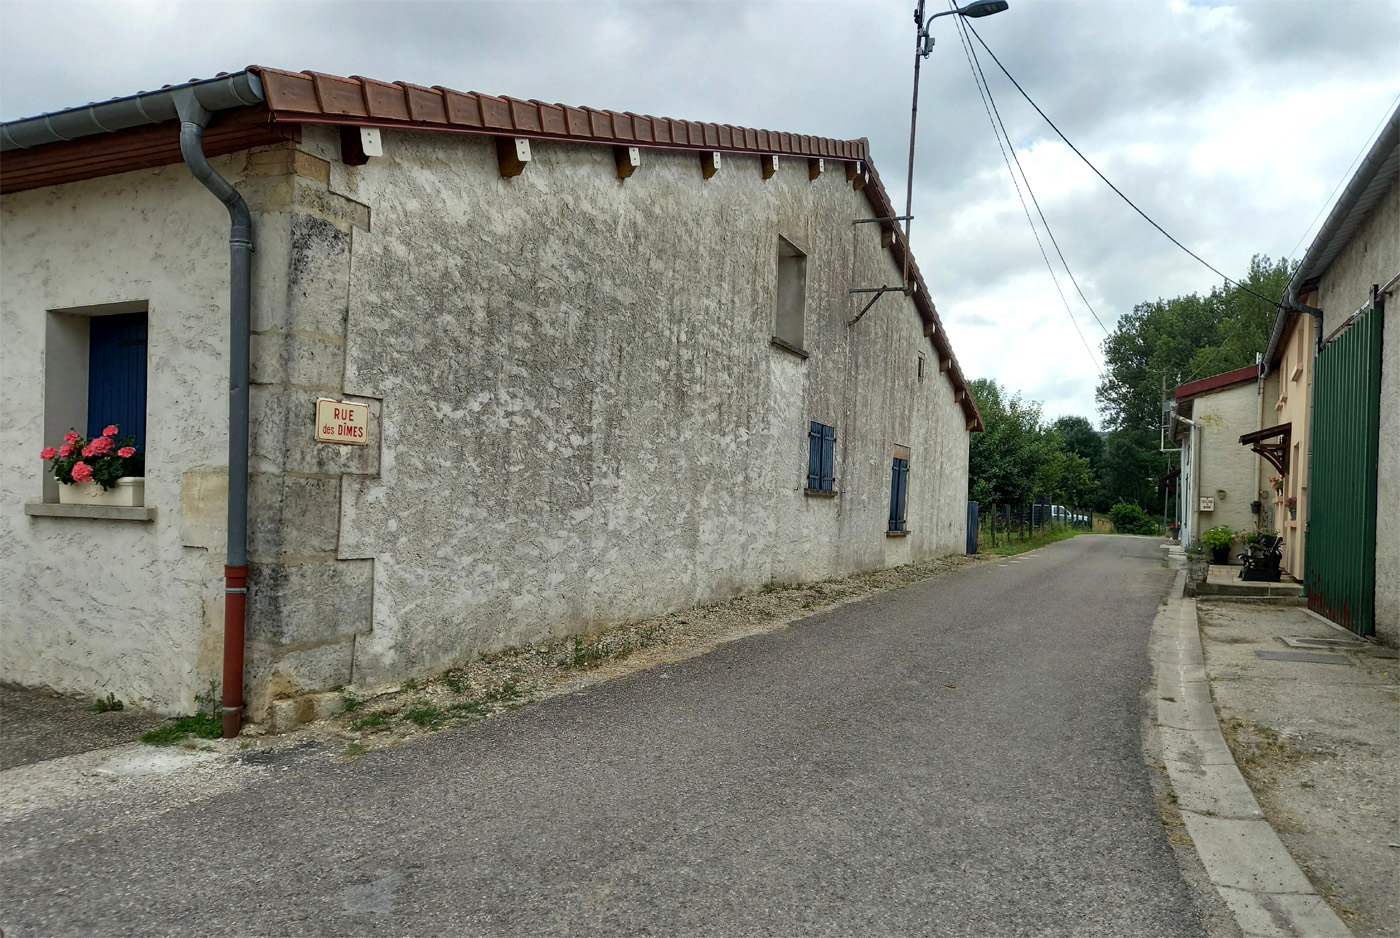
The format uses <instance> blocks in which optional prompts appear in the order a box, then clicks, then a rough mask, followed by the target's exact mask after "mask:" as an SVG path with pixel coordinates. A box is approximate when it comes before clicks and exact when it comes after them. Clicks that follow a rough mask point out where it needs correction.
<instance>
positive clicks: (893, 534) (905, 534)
mask: <svg viewBox="0 0 1400 938" xmlns="http://www.w3.org/2000/svg"><path fill="white" fill-rule="evenodd" d="M908 536H909V531H908V530H904V531H886V532H885V537H908Z"/></svg>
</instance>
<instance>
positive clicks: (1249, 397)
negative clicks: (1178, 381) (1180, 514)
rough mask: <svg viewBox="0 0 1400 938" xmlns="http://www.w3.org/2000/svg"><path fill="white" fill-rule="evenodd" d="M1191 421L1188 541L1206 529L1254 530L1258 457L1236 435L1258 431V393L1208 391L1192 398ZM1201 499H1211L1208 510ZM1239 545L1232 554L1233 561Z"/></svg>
mask: <svg viewBox="0 0 1400 938" xmlns="http://www.w3.org/2000/svg"><path fill="white" fill-rule="evenodd" d="M1191 419H1192V420H1194V421H1195V422H1196V426H1197V430H1196V433H1195V436H1194V439H1193V441H1192V448H1193V452H1192V454H1191V461H1192V465H1191V466H1190V467H1189V470H1190V472H1191V474H1192V484H1193V486H1194V489H1195V495H1194V497H1193V498H1192V500H1191V502H1190V504H1188V505H1187V515H1188V516H1189V528H1188V530H1189V532H1190V534H1189V536H1190V538H1191V540H1192V541H1193V542H1199V541H1200V536H1201V533H1202V532H1203V531H1205V530H1206V529H1207V528H1212V527H1215V526H1216V525H1220V524H1223V525H1226V526H1227V527H1229V528H1230V529H1231V530H1233V531H1240V530H1244V529H1250V530H1252V529H1253V528H1254V523H1255V516H1254V513H1253V512H1252V511H1251V510H1250V503H1251V502H1253V501H1255V500H1256V499H1258V498H1259V497H1260V493H1259V488H1258V472H1259V468H1258V461H1259V457H1258V456H1256V455H1255V453H1254V451H1253V450H1251V449H1250V448H1249V447H1247V446H1241V445H1240V436H1242V435H1243V434H1245V433H1250V432H1252V431H1254V430H1257V429H1259V426H1258V424H1259V389H1258V385H1257V383H1256V382H1253V381H1251V382H1247V383H1245V384H1237V385H1235V386H1233V387H1228V388H1223V389H1221V390H1218V391H1209V392H1207V393H1205V394H1201V395H1198V396H1196V397H1195V398H1193V399H1192V413H1191ZM1201 498H1214V499H1215V508H1214V510H1213V511H1201V504H1200V500H1201ZM1239 552H1240V545H1239V544H1236V545H1235V546H1234V548H1233V554H1234V555H1235V556H1238V554H1239Z"/></svg>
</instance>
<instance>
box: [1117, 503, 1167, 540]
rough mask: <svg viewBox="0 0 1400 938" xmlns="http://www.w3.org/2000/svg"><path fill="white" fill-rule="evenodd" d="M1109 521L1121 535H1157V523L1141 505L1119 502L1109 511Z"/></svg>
mask: <svg viewBox="0 0 1400 938" xmlns="http://www.w3.org/2000/svg"><path fill="white" fill-rule="evenodd" d="M1108 520H1109V521H1112V522H1113V529H1114V530H1115V531H1117V532H1118V533H1119V534H1156V533H1157V522H1156V521H1153V520H1152V518H1151V517H1150V516H1149V515H1148V514H1147V512H1145V511H1143V509H1142V506H1141V505H1136V504H1131V503H1129V502H1119V503H1118V504H1116V505H1114V506H1113V507H1112V508H1110V509H1109V511H1108Z"/></svg>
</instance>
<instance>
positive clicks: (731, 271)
mask: <svg viewBox="0 0 1400 938" xmlns="http://www.w3.org/2000/svg"><path fill="white" fill-rule="evenodd" d="M385 136H386V154H387V155H386V157H384V158H382V159H379V158H377V159H375V160H373V161H371V163H370V164H369V165H367V166H365V167H359V168H351V167H345V166H343V165H342V164H340V163H339V145H338V138H337V136H336V134H335V133H334V131H331V130H326V129H320V128H307V129H306V130H305V133H304V135H303V142H302V143H301V144H300V145H299V146H298V147H296V148H295V149H294V148H292V147H286V148H277V147H274V148H264V149H263V150H260V151H256V152H253V153H243V154H236V155H234V156H231V157H225V158H221V159H218V160H215V161H214V162H215V165H216V168H218V169H219V170H220V171H221V172H222V173H223V174H224V175H226V176H227V177H229V178H230V179H231V180H232V181H234V182H235V184H237V185H238V187H239V189H240V191H242V192H243V193H244V195H245V197H246V198H247V199H248V201H249V204H250V206H251V207H252V209H253V212H254V226H255V238H256V241H257V252H256V254H255V258H254V290H253V302H254V308H253V330H254V334H253V362H252V381H253V386H252V440H251V443H252V452H251V461H250V470H251V480H250V510H251V518H250V532H249V555H250V563H251V566H252V583H251V587H252V589H251V592H250V597H249V612H250V618H249V622H248V662H249V666H248V687H247V691H248V698H247V699H248V700H249V715H250V717H251V718H253V719H255V720H256V719H260V718H262V716H263V715H264V714H265V712H266V708H267V704H268V702H269V700H270V699H271V698H273V697H275V696H286V695H292V696H295V695H297V694H300V693H305V692H308V691H314V690H320V689H326V688H329V687H331V686H334V685H335V684H339V683H350V682H351V681H354V682H356V683H376V682H381V681H393V680H401V679H403V678H405V677H407V676H410V675H412V674H418V673H426V672H430V671H433V670H435V669H438V668H441V667H443V666H445V665H447V664H451V663H453V662H456V661H461V660H463V659H465V658H467V657H470V656H471V655H473V654H476V653H479V652H482V651H488V650H491V649H497V648H501V647H505V646H509V645H513V644H519V643H522V642H526V641H535V640H539V639H542V638H545V637H549V636H555V635H563V634H568V633H577V632H581V631H584V630H586V629H589V628H593V627H599V626H603V625H606V624H611V623H616V622H623V621H628V620H635V619H638V618H642V617H646V616H649V615H653V614H656V613H660V612H664V611H667V610H673V609H678V608H684V607H687V606H689V605H692V604H694V603H703V602H709V601H714V600H718V599H722V598H725V597H728V596H733V595H736V594H739V593H743V592H747V591H751V590H755V589H757V588H760V587H761V586H762V585H763V584H764V583H767V582H770V581H778V582H792V581H804V580H812V579H816V578H819V577H823V576H828V575H832V574H839V573H845V572H849V571H855V570H864V569H873V568H878V567H883V566H889V565H893V564H897V563H902V562H905V561H908V560H913V559H919V558H924V557H930V556H936V555H940V554H947V553H954V552H959V551H961V550H962V549H963V546H964V512H965V503H966V485H967V447H968V434H967V431H966V428H965V426H964V419H963V415H962V411H961V408H960V407H959V406H958V405H957V403H956V402H955V401H954V397H953V391H952V388H951V385H950V384H949V382H948V380H947V378H946V377H945V376H944V375H943V374H942V373H940V371H939V367H938V359H937V355H936V353H935V352H934V351H933V349H932V347H931V346H930V344H929V342H928V340H927V339H926V338H925V337H924V336H923V334H922V325H921V323H920V321H919V318H918V316H917V314H916V313H915V311H914V310H913V308H912V304H910V303H909V302H908V301H907V300H905V299H904V298H903V297H901V296H898V295H891V296H887V297H885V298H883V299H881V300H880V302H879V303H878V304H877V306H876V307H875V308H874V309H873V310H872V311H871V312H870V314H869V315H867V316H866V317H865V319H864V320H862V322H861V323H860V324H859V325H858V326H856V327H854V328H847V326H846V321H847V320H849V319H850V318H851V317H852V316H853V315H854V312H855V309H856V305H855V301H853V300H851V299H850V298H849V297H848V295H847V293H846V291H847V290H848V289H849V288H850V287H852V286H878V285H883V284H893V283H897V282H898V280H899V272H898V271H897V270H895V268H894V265H893V264H892V262H891V261H890V258H889V255H888V252H886V251H884V250H882V249H881V248H880V247H879V231H878V227H877V226H873V225H867V226H858V227H857V226H853V225H852V224H851V221H852V220H853V219H854V218H856V217H868V216H869V215H870V214H871V212H870V208H869V205H868V203H867V202H866V200H865V197H864V196H863V195H861V194H860V193H858V192H855V191H853V190H852V189H851V187H850V185H849V183H847V182H846V181H845V178H844V174H843V173H842V171H841V164H840V163H839V162H835V163H833V162H829V163H828V166H829V171H828V173H827V174H825V175H824V176H822V177H821V178H819V179H818V180H816V181H809V180H808V178H807V167H806V164H805V161H798V160H783V161H782V162H781V165H780V169H779V173H778V175H777V176H776V177H775V178H774V179H771V180H768V181H765V180H763V179H762V175H761V172H760V171H759V166H758V159H757V157H732V158H731V157H726V159H725V162H724V164H723V167H722V169H721V170H720V173H719V174H718V175H717V176H715V177H714V178H713V179H710V180H705V179H703V178H702V176H701V173H700V169H699V160H698V157H697V156H696V155H694V154H690V153H679V152H676V153H671V152H657V151H644V157H643V159H644V163H643V166H642V167H641V168H640V169H639V170H638V172H637V174H636V175H634V176H633V177H632V178H631V179H629V180H628V181H627V182H625V183H623V182H620V181H619V180H618V179H617V178H616V175H615V172H614V167H613V163H612V154H611V151H610V150H609V149H608V148H600V147H589V146H571V145H566V144H549V143H537V144H536V145H535V148H534V149H535V160H534V161H533V162H532V163H531V165H530V166H529V168H528V169H527V170H526V173H525V175H523V176H521V177H519V178H516V179H513V180H503V179H501V178H500V176H499V173H498V171H497V166H496V160H495V149H494V145H493V144H492V142H491V141H488V140H480V139H474V138H471V137H463V136H457V135H434V134H402V133H386V135H385ZM3 211H4V216H3V221H4V226H3V245H2V246H0V247H2V248H3V250H0V262H3V268H2V269H0V273H3V284H4V287H3V309H2V310H0V323H3V328H4V340H5V341H4V343H3V347H0V356H3V357H0V366H2V367H3V371H4V373H5V375H6V391H5V403H6V407H5V408H4V409H3V411H0V450H3V455H0V458H2V459H4V460H5V472H4V478H3V483H2V487H0V535H3V536H5V537H6V539H7V543H8V544H10V545H12V549H11V550H9V551H7V552H6V554H5V556H4V558H3V561H2V562H0V576H3V583H4V586H5V589H6V591H7V595H8V596H11V597H15V600H16V601H14V602H11V603H9V604H7V606H6V608H5V609H4V611H3V613H0V615H3V620H0V626H3V627H0V680H6V681H13V682H16V683H20V684H26V685H34V686H45V685H47V686H51V687H54V688H57V689H59V690H63V691H70V692H85V693H102V694H105V693H108V692H111V693H114V694H115V695H116V696H118V697H120V698H122V699H123V700H126V701H128V702H131V703H134V704H139V705H142V706H147V707H151V708H154V709H157V710H160V711H163V712H168V713H178V712H188V711H189V710H190V709H191V708H192V707H193V704H194V695H195V694H196V693H198V692H200V691H202V690H203V689H205V688H206V687H207V686H208V683H209V682H210V681H211V680H216V679H217V677H218V673H219V662H220V658H221V655H222V599H223V597H222V577H221V574H222V570H221V567H222V564H223V561H224V555H223V554H224V541H223V523H224V498H225V486H226V478H227V473H226V447H227V442H226V441H227V435H226V423H227V363H226V358H225V350H226V347H227V332H228V327H227V316H228V311H227V297H228V268H227V247H226V238H227V221H226V215H225V213H224V211H223V209H222V207H221V206H220V205H219V204H218V203H217V202H216V201H215V200H214V199H213V198H212V197H211V196H209V195H208V193H207V192H206V191H205V190H204V189H202V187H200V186H198V184H196V183H195V182H194V181H193V180H192V179H190V177H189V176H188V173H187V171H186V170H185V169H184V167H183V166H178V165H177V166H170V167H164V168H161V169H157V170H149V171H142V172H137V173H128V174H124V175H121V176H116V177H110V178H106V179H98V180H91V181H87V182H83V183H77V184H73V185H68V186H61V187H53V188H50V189H44V190H38V191H34V192H26V193H19V194H16V195H11V196H7V197H6V198H5V200H4V202H3ZM779 236H782V237H785V238H787V239H788V240H789V241H791V242H793V243H794V244H797V245H798V246H800V247H801V249H802V250H804V251H805V252H807V255H808V265H807V318H806V340H805V345H806V348H807V350H808V351H809V353H810V357H808V358H807V359H805V360H803V359H800V358H798V357H797V356H795V355H793V354H791V353H790V352H787V351H784V350H781V349H778V348H775V347H773V346H772V345H771V344H770V343H769V336H770V335H771V334H772V332H773V321H772V320H773V313H774V302H775V296H774V292H773V291H774V276H775V273H776V264H777V239H778V237H779ZM117 302H142V303H145V304H147V305H148V308H149V316H150V344H149V348H148V376H149V398H148V406H147V411H148V414H147V416H148V426H149V432H148V441H147V446H148V453H149V464H148V469H147V487H146V492H147V505H149V506H151V507H152V508H154V510H155V518H154V520H153V521H150V522H146V523H137V522H129V521H120V522H119V521H100V520H95V519H71V518H63V519H58V518H38V517H31V516H28V515H26V514H25V512H24V505H25V503H26V502H31V501H39V500H42V499H43V498H44V497H45V491H44V489H45V485H44V480H43V470H44V466H43V464H42V463H41V462H40V460H39V459H38V452H39V449H40V448H42V446H44V445H45V443H46V442H52V440H46V439H45V429H44V421H45V408H46V402H45V400H44V387H45V374H44V369H45V362H46V351H45V331H46V321H47V319H48V318H49V313H48V311H49V310H55V309H67V308H74V307H87V306H94V305H99V304H111V303H117ZM920 355H923V356H924V358H925V362H924V378H923V380H922V381H920V380H919V379H918V378H917V367H918V358H919V356H920ZM318 396H344V397H357V398H359V399H361V400H364V401H365V402H367V403H369V404H370V405H371V409H372V418H371V436H372V440H371V445H370V446H368V447H365V448H348V447H337V446H332V445H328V444H315V443H313V442H312V441H311V439H310V437H311V429H312V427H311V425H312V420H311V408H312V405H313V402H314V399H315V398H316V397H318ZM70 404H71V402H70ZM54 406H56V405H54V404H53V402H50V404H49V410H50V411H52V410H53V408H54ZM65 406H68V405H65ZM50 416H52V414H50ZM812 420H817V421H820V422H822V423H827V424H833V425H835V427H836V429H837V457H836V479H837V483H836V484H837V488H838V490H839V495H838V496H837V497H836V498H834V499H825V498H811V497H806V496H804V495H803V493H802V488H803V484H804V482H805V473H806V460H807V455H806V454H807V437H806V434H807V426H808V423H809V422H810V421H812ZM896 445H904V446H908V447H910V448H911V450H912V454H911V461H910V462H911V466H910V482H909V510H908V519H909V529H910V532H911V533H910V534H909V536H908V537H906V538H887V537H886V536H885V532H886V527H887V517H888V508H889V504H888V502H889V476H890V461H891V458H892V455H893V449H894V447H895V446H896ZM50 495H52V493H50Z"/></svg>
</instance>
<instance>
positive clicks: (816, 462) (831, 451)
mask: <svg viewBox="0 0 1400 938" xmlns="http://www.w3.org/2000/svg"><path fill="white" fill-rule="evenodd" d="M835 466H836V428H835V427H828V426H827V425H826V424H822V423H817V422H816V421H813V422H812V425H811V427H810V428H809V429H808V430H807V491H809V492H833V493H834V492H835V491H836V473H835Z"/></svg>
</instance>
